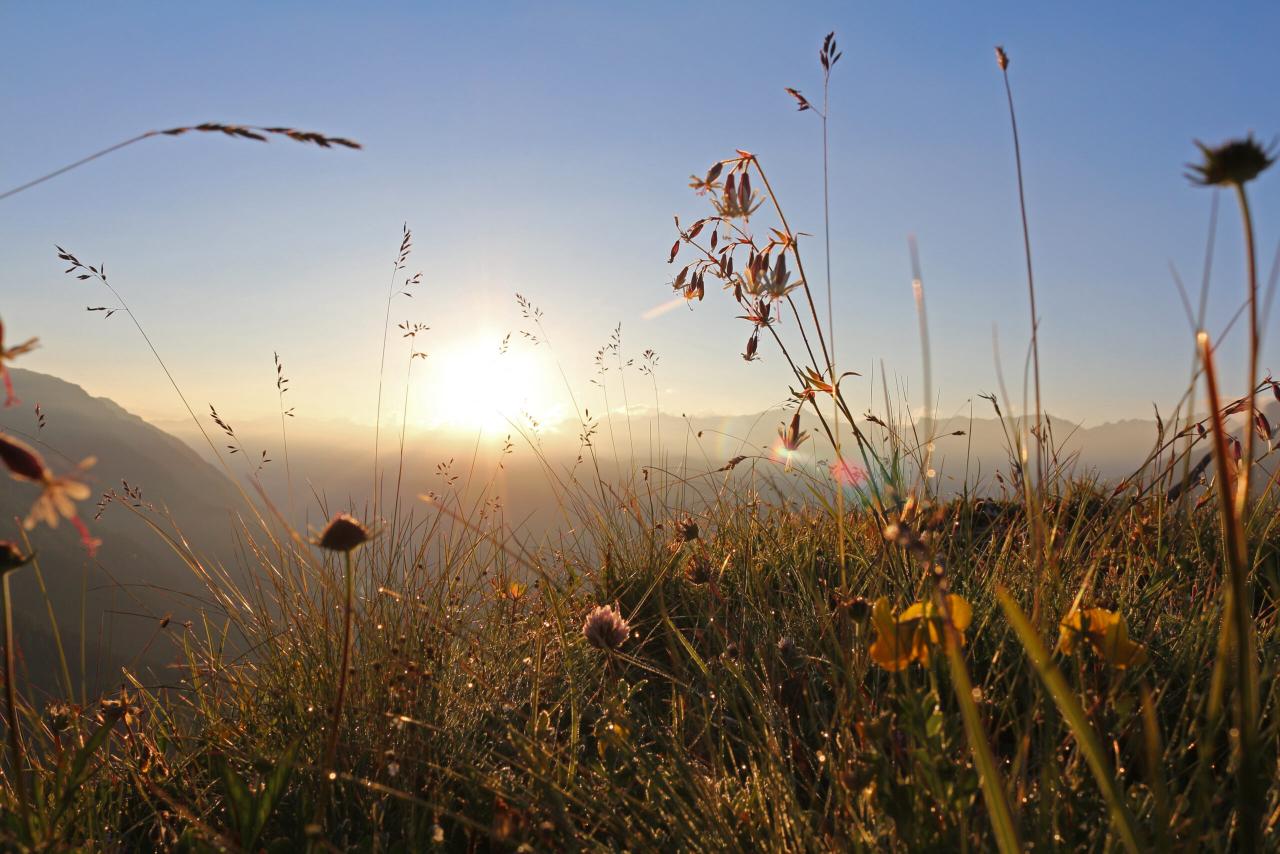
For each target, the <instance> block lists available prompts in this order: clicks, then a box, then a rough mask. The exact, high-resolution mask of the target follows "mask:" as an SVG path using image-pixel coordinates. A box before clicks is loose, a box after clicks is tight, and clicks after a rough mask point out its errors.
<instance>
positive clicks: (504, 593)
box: [498, 579, 529, 602]
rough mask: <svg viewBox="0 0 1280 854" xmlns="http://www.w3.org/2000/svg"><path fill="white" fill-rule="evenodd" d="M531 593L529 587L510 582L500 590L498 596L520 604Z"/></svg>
mask: <svg viewBox="0 0 1280 854" xmlns="http://www.w3.org/2000/svg"><path fill="white" fill-rule="evenodd" d="M528 592H529V585H527V584H523V583H521V582H519V581H516V580H514V579H513V580H511V581H508V582H507V584H506V586H505V587H502V588H501V589H500V590H499V593H498V595H499V596H500V597H501V598H503V599H506V600H508V601H511V602H519V601H520V600H521V599H523V598H524V597H525V594H526V593H528Z"/></svg>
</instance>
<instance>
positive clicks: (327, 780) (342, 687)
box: [317, 551, 356, 824]
mask: <svg viewBox="0 0 1280 854" xmlns="http://www.w3.org/2000/svg"><path fill="white" fill-rule="evenodd" d="M342 558H343V568H342V574H343V578H344V581H345V582H346V588H347V596H346V604H345V605H344V607H343V621H342V664H341V666H340V667H339V670H338V695H337V697H335V698H334V701H333V724H332V726H331V727H330V731H329V745H328V747H327V748H326V749H325V761H324V769H323V773H324V797H323V798H321V800H320V803H319V804H318V805H317V810H323V809H324V808H325V807H326V806H327V803H328V800H329V795H330V792H331V783H332V781H333V779H334V777H335V776H336V774H337V768H336V767H335V766H336V764H337V757H338V735H339V728H340V727H341V725H342V706H343V703H344V702H345V700H346V698H347V681H348V674H349V670H350V663H351V624H352V620H353V617H354V612H355V598H356V581H355V573H354V572H353V571H352V568H351V552H349V551H348V552H344V553H343V555H342ZM318 823H319V822H318V821H317V824H318Z"/></svg>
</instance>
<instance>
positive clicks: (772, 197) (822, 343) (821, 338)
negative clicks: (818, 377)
mask: <svg viewBox="0 0 1280 854" xmlns="http://www.w3.org/2000/svg"><path fill="white" fill-rule="evenodd" d="M751 162H752V164H754V165H755V167H756V173H757V174H759V176H760V180H761V181H764V189H765V191H766V192H767V193H768V194H769V201H771V202H772V203H773V209H774V211H776V212H777V214H778V220H779V221H780V222H781V223H782V228H783V230H784V231H785V232H786V233H787V236H788V238H790V239H791V240H792V241H793V242H792V244H791V254H792V255H794V256H795V259H796V267H797V268H798V272H799V273H800V282H801V284H802V285H803V287H804V296H805V299H806V300H807V301H808V302H809V313H810V314H811V315H813V325H814V328H815V329H816V331H817V333H818V345H819V347H820V348H821V350H822V359H823V361H824V362H826V368H827V370H828V371H830V370H831V354H830V353H829V351H828V350H827V338H826V336H825V335H823V334H822V321H821V320H819V319H818V309H817V307H816V306H815V305H814V303H813V291H811V290H810V289H809V277H808V276H806V275H805V274H804V261H803V260H802V259H801V258H800V252H799V250H798V249H797V248H796V244H795V242H794V241H795V240H796V236H795V232H793V231H792V230H791V226H790V225H789V224H788V223H787V215H786V214H784V213H783V212H782V205H781V204H780V203H779V202H778V196H777V195H776V194H775V193H774V192H773V186H772V185H771V184H770V183H769V176H767V175H765V174H764V168H763V167H762V166H761V165H760V160H759V159H758V158H757V157H755V155H752V156H751ZM811 355H812V354H811ZM815 361H816V359H815ZM832 380H833V381H834V380H835V377H832Z"/></svg>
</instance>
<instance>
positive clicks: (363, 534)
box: [316, 513, 369, 552]
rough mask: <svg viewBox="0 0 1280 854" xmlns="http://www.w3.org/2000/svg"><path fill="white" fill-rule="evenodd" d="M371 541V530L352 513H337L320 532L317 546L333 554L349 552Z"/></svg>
mask: <svg viewBox="0 0 1280 854" xmlns="http://www.w3.org/2000/svg"><path fill="white" fill-rule="evenodd" d="M368 539H369V529H368V528H366V527H365V526H364V525H362V524H361V523H360V522H359V521H357V520H356V518H355V517H354V516H352V515H351V514H350V513H337V514H334V517H333V518H332V519H330V520H329V524H328V525H325V527H324V530H323V531H321V532H320V539H318V540H317V541H316V545H317V546H319V547H320V548H322V549H328V550H329V551H331V552H349V551H351V550H353V549H355V548H356V547H357V546H359V545H360V544H361V543H363V542H365V541H366V540H368Z"/></svg>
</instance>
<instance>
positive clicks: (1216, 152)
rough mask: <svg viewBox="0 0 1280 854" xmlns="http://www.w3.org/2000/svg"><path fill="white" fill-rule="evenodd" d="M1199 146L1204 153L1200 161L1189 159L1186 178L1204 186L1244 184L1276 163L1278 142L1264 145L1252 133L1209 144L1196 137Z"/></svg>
mask: <svg viewBox="0 0 1280 854" xmlns="http://www.w3.org/2000/svg"><path fill="white" fill-rule="evenodd" d="M1196 148H1198V149H1200V153H1201V154H1203V155H1204V162H1202V163H1200V164H1195V163H1188V164H1187V166H1188V168H1189V169H1191V171H1190V172H1188V173H1187V178H1188V179H1189V180H1190V181H1191V183H1193V184H1199V185H1200V186H1202V187H1216V186H1236V187H1242V186H1244V185H1245V184H1247V183H1249V182H1250V181H1252V180H1253V179H1254V178H1257V177H1258V175H1260V174H1261V173H1262V172H1263V171H1265V170H1266V169H1267V167H1268V166H1270V165H1271V164H1272V163H1275V157H1274V156H1273V155H1274V154H1275V146H1274V144H1273V145H1272V146H1270V147H1267V148H1264V147H1263V145H1262V143H1260V142H1258V141H1257V140H1256V139H1254V138H1253V134H1252V133H1250V134H1249V135H1248V136H1246V137H1245V138H1244V139H1233V140H1229V141H1227V142H1224V143H1223V144H1222V145H1219V146H1218V147H1217V148H1210V147H1209V146H1207V145H1205V144H1204V143H1203V142H1200V141H1199V140H1196Z"/></svg>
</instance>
